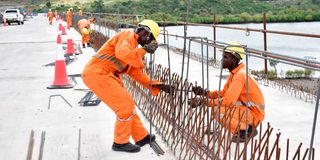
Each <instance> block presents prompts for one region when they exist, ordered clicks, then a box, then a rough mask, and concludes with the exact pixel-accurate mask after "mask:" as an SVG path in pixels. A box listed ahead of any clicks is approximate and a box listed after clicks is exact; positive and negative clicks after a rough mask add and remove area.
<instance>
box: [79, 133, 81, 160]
mask: <svg viewBox="0 0 320 160" xmlns="http://www.w3.org/2000/svg"><path fill="white" fill-rule="evenodd" d="M80 158H81V128H79V134H78V160H80Z"/></svg>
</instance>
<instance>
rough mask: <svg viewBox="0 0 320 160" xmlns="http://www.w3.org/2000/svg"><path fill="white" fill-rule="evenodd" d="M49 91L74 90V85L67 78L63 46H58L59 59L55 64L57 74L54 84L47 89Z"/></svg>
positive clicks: (57, 58) (55, 74)
mask: <svg viewBox="0 0 320 160" xmlns="http://www.w3.org/2000/svg"><path fill="white" fill-rule="evenodd" d="M47 88H48V89H67V88H73V85H72V84H71V83H70V82H69V79H68V76H67V69H66V62H65V59H64V53H63V49H62V44H61V43H59V44H58V49H57V57H56V62H55V72H54V80H53V84H52V85H50V86H48V87H47Z"/></svg>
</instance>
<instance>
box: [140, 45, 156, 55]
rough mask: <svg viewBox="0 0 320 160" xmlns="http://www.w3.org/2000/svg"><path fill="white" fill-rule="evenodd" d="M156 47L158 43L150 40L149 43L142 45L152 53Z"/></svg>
mask: <svg viewBox="0 0 320 160" xmlns="http://www.w3.org/2000/svg"><path fill="white" fill-rule="evenodd" d="M157 48H158V43H157V42H151V43H149V44H145V45H144V46H143V49H144V50H146V51H147V52H148V53H151V54H153V53H154V52H155V51H156V50H157Z"/></svg>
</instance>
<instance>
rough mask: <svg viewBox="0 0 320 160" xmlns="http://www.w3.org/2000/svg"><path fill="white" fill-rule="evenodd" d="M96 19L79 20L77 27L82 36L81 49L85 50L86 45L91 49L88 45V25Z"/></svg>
mask: <svg viewBox="0 0 320 160" xmlns="http://www.w3.org/2000/svg"><path fill="white" fill-rule="evenodd" d="M95 20H96V19H95V18H90V19H89V20H87V19H81V20H79V21H78V27H79V30H80V32H81V35H82V40H81V42H82V47H83V48H86V44H87V46H88V47H91V44H90V24H92V23H93V22H94V21H95Z"/></svg>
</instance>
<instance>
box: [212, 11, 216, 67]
mask: <svg viewBox="0 0 320 160" xmlns="http://www.w3.org/2000/svg"><path fill="white" fill-rule="evenodd" d="M216 23H217V22H216V15H213V44H216V26H215V25H216ZM216 52H217V48H216V47H213V60H214V63H216V58H217V57H216Z"/></svg>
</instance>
